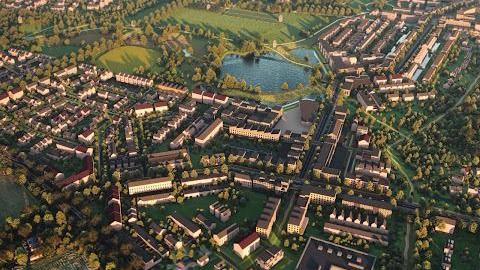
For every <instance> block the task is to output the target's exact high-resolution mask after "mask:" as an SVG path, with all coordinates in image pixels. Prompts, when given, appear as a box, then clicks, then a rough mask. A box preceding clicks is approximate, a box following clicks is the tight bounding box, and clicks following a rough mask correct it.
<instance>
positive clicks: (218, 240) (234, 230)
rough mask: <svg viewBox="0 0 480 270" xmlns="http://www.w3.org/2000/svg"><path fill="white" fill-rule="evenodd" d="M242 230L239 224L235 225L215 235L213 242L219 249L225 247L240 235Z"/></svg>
mask: <svg viewBox="0 0 480 270" xmlns="http://www.w3.org/2000/svg"><path fill="white" fill-rule="evenodd" d="M239 232H240V228H239V227H238V224H237V223H233V224H232V225H230V226H228V227H227V228H225V229H223V230H222V231H220V232H218V233H215V234H213V241H214V242H215V244H216V245H217V246H219V247H221V246H223V245H224V244H225V243H227V242H228V241H230V240H232V239H233V238H234V237H235V236H236V235H237V234H238V233H239Z"/></svg>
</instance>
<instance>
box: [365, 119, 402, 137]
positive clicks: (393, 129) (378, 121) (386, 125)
mask: <svg viewBox="0 0 480 270" xmlns="http://www.w3.org/2000/svg"><path fill="white" fill-rule="evenodd" d="M365 114H366V115H368V116H369V117H371V118H373V119H375V122H377V123H379V124H380V125H382V126H384V127H386V128H388V129H389V130H392V131H395V132H396V133H398V134H399V135H400V136H402V137H403V138H405V139H410V136H409V135H405V134H403V133H402V132H400V130H398V129H396V128H394V127H392V126H391V125H389V124H387V123H384V122H382V121H380V120H378V118H376V117H375V116H374V115H372V114H371V113H369V112H365Z"/></svg>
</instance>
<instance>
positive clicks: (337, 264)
mask: <svg viewBox="0 0 480 270" xmlns="http://www.w3.org/2000/svg"><path fill="white" fill-rule="evenodd" d="M375 262H376V258H375V256H372V255H369V254H367V253H364V252H361V251H358V250H355V249H352V248H348V247H345V246H342V245H339V244H335V243H333V242H329V241H325V240H321V239H318V238H315V237H310V238H309V239H308V241H307V244H306V245H305V248H304V250H303V252H302V255H301V257H300V259H299V260H298V263H297V265H296V267H295V269H296V270H312V269H316V270H320V269H321V270H324V269H330V270H333V269H338V270H340V269H348V270H353V269H362V270H373V269H374V266H375Z"/></svg>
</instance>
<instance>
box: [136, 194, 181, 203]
mask: <svg viewBox="0 0 480 270" xmlns="http://www.w3.org/2000/svg"><path fill="white" fill-rule="evenodd" d="M174 201H175V197H174V196H173V195H172V192H162V193H155V194H150V195H143V196H142V195H140V196H138V197H137V204H138V205H155V204H160V203H168V202H174Z"/></svg>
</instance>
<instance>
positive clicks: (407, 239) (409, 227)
mask: <svg viewBox="0 0 480 270" xmlns="http://www.w3.org/2000/svg"><path fill="white" fill-rule="evenodd" d="M412 228H413V227H412V223H410V222H407V233H406V234H405V248H404V249H403V268H402V269H403V270H408V266H409V261H410V258H409V256H408V255H409V254H408V253H409V250H410V234H411V233H412Z"/></svg>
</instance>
